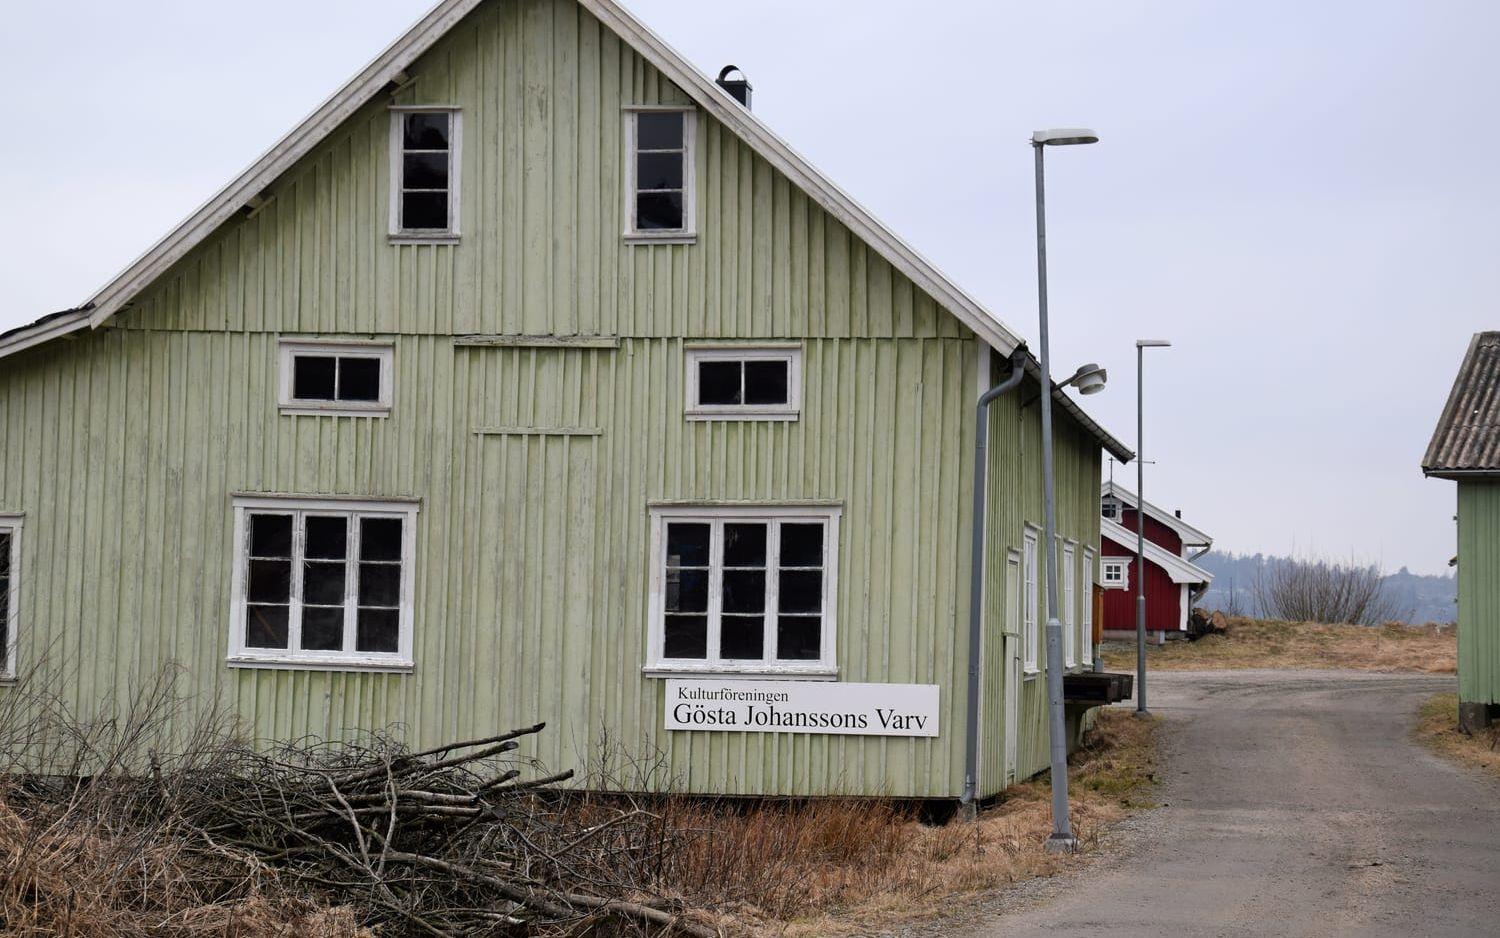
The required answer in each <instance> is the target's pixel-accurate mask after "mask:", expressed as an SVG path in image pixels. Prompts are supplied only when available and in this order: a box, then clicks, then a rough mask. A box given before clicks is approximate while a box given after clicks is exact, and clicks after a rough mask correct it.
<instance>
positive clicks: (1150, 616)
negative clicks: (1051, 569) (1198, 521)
mask: <svg viewBox="0 0 1500 938" xmlns="http://www.w3.org/2000/svg"><path fill="white" fill-rule="evenodd" d="M1099 506H1100V507H1099V510H1100V514H1101V515H1102V516H1103V517H1102V519H1101V520H1100V523H1099V534H1100V538H1099V541H1100V545H1099V585H1100V586H1101V587H1103V589H1104V615H1103V625H1104V635H1105V637H1106V638H1134V637H1135V597H1136V582H1137V580H1136V578H1137V577H1138V576H1139V567H1140V565H1139V564H1138V563H1137V561H1136V556H1135V552H1136V531H1137V528H1136V523H1137V518H1138V517H1143V518H1144V522H1145V535H1146V564H1145V569H1146V630H1147V632H1148V633H1149V635H1150V638H1151V639H1152V640H1153V641H1156V642H1162V641H1165V640H1166V639H1167V638H1169V637H1173V636H1181V635H1185V634H1186V633H1187V626H1188V613H1190V612H1191V611H1192V608H1193V604H1194V603H1195V602H1197V601H1198V599H1199V598H1200V597H1202V595H1203V593H1204V592H1205V591H1206V590H1207V589H1208V585H1209V583H1211V582H1213V574H1211V573H1209V572H1208V571H1206V570H1204V569H1203V568H1202V567H1199V566H1197V565H1196V564H1194V563H1193V561H1194V560H1196V559H1197V558H1199V557H1202V556H1203V555H1204V554H1206V553H1208V550H1209V548H1210V547H1211V546H1213V538H1211V537H1209V536H1208V535H1207V534H1205V533H1204V532H1202V531H1200V530H1198V529H1197V528H1195V527H1193V526H1192V525H1190V524H1188V523H1187V522H1185V521H1183V520H1182V517H1181V514H1180V513H1178V512H1168V511H1164V510H1162V509H1160V508H1158V507H1156V506H1155V505H1153V504H1151V503H1150V502H1146V503H1145V511H1144V514H1143V515H1142V513H1141V512H1140V511H1139V509H1138V506H1137V499H1136V497H1135V493H1133V492H1130V491H1128V490H1126V489H1124V488H1121V487H1120V486H1119V485H1117V484H1115V483H1114V482H1106V483H1105V484H1104V490H1103V492H1102V493H1101V495H1100V502H1099Z"/></svg>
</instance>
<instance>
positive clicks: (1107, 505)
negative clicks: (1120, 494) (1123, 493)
mask: <svg viewBox="0 0 1500 938" xmlns="http://www.w3.org/2000/svg"><path fill="white" fill-rule="evenodd" d="M1106 509H1113V510H1114V514H1110V513H1109V511H1107V510H1106ZM1099 514H1100V516H1101V517H1104V518H1108V519H1109V520H1110V521H1119V520H1120V503H1119V501H1117V500H1116V499H1113V498H1106V499H1105V500H1104V501H1103V503H1102V504H1100V506H1099Z"/></svg>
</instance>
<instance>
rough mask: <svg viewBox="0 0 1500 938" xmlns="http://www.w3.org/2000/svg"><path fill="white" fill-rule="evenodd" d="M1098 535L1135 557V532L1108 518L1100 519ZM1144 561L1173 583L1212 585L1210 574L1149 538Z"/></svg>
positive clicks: (1212, 579) (1212, 576) (1212, 577)
mask: <svg viewBox="0 0 1500 938" xmlns="http://www.w3.org/2000/svg"><path fill="white" fill-rule="evenodd" d="M1099 534H1100V536H1101V537H1107V538H1109V539H1110V540H1111V541H1114V542H1115V543H1116V544H1119V545H1120V546H1121V547H1124V548H1125V549H1127V550H1129V551H1130V553H1131V555H1132V556H1134V555H1135V547H1136V532H1134V531H1132V530H1130V529H1129V528H1127V527H1125V526H1124V525H1119V524H1116V523H1115V522H1113V521H1110V520H1109V519H1108V518H1100V519H1099ZM1146 560H1147V561H1149V562H1150V563H1152V564H1153V565H1155V566H1157V567H1160V568H1161V569H1163V570H1165V571H1166V573H1167V576H1169V577H1171V578H1172V582H1173V583H1212V582H1213V581H1214V575H1213V574H1212V573H1209V572H1208V571H1207V570H1205V569H1203V568H1202V567H1200V566H1198V565H1197V564H1194V563H1191V562H1189V561H1187V560H1184V559H1182V558H1181V557H1179V556H1177V555H1176V554H1174V553H1172V552H1171V551H1169V550H1167V549H1166V548H1165V547H1162V546H1161V545H1160V544H1158V543H1156V542H1155V541H1153V540H1151V539H1150V538H1147V539H1146Z"/></svg>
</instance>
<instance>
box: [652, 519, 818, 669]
mask: <svg viewBox="0 0 1500 938" xmlns="http://www.w3.org/2000/svg"><path fill="white" fill-rule="evenodd" d="M842 515H843V509H842V508H840V507H839V506H836V505H796V504H792V505H783V504H766V505H652V506H650V516H651V553H650V557H649V560H648V565H649V571H650V586H649V589H648V601H647V604H648V607H649V608H648V614H647V624H646V634H647V641H646V665H645V667H644V668H643V669H642V671H643V673H645V674H646V675H648V676H664V677H681V676H682V675H684V674H688V675H692V674H701V675H723V674H731V675H735V676H737V677H769V678H811V679H825V680H826V679H833V678H836V677H838V662H837V660H836V658H837V649H838V603H839V590H838V564H839V519H840V518H841V517H842ZM674 521H676V522H701V523H705V524H712V525H713V532H712V534H711V535H710V538H711V539H710V542H709V544H710V569H711V570H713V569H717V568H718V567H719V565H720V564H721V563H722V549H723V546H722V545H723V525H724V524H725V523H726V522H736V521H763V522H766V523H768V524H772V523H793V524H796V523H803V524H806V523H820V524H822V525H823V526H824V527H823V621H822V632H821V635H820V636H819V639H820V645H821V648H820V652H821V653H820V655H819V658H818V660H817V661H777V660H775V658H774V657H773V656H774V654H775V635H776V621H775V620H776V610H775V608H774V607H773V606H772V605H770V604H771V603H774V600H775V595H776V594H775V586H774V580H773V579H771V577H770V574H771V572H772V571H774V570H776V569H777V561H778V554H779V547H780V545H779V543H778V540H777V539H776V538H775V537H770V536H768V538H767V544H766V570H767V575H768V584H769V598H768V606H767V609H766V616H765V628H766V639H765V644H764V646H763V649H762V650H763V653H764V655H765V657H764V658H763V659H762V660H761V661H759V662H757V661H742V660H728V661H726V660H723V659H721V658H719V657H718V655H717V652H718V648H719V635H720V626H719V611H720V603H721V596H720V594H721V592H722V584H721V583H720V582H719V580H720V578H719V577H716V576H713V575H712V573H710V576H709V586H708V593H709V596H708V649H707V650H708V656H707V657H706V658H701V659H682V658H667V657H666V656H665V648H664V645H665V642H666V557H665V551H666V535H667V524H668V522H674Z"/></svg>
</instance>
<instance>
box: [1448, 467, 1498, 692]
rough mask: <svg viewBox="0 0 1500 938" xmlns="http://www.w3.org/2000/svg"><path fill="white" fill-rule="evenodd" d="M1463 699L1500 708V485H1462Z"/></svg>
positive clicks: (1460, 671)
mask: <svg viewBox="0 0 1500 938" xmlns="http://www.w3.org/2000/svg"><path fill="white" fill-rule="evenodd" d="M1458 696H1459V699H1460V700H1461V701H1464V702H1466V703H1487V704H1500V482H1497V481H1495V480H1490V479H1485V480H1477V479H1475V480H1468V479H1464V480H1460V481H1459V483H1458Z"/></svg>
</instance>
